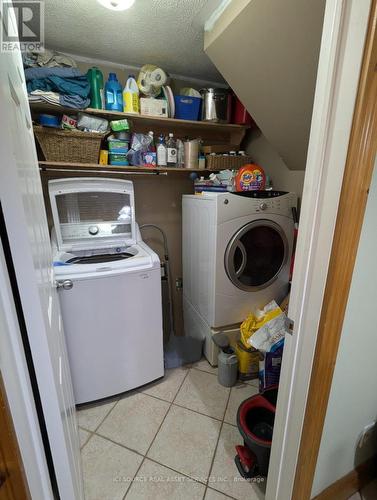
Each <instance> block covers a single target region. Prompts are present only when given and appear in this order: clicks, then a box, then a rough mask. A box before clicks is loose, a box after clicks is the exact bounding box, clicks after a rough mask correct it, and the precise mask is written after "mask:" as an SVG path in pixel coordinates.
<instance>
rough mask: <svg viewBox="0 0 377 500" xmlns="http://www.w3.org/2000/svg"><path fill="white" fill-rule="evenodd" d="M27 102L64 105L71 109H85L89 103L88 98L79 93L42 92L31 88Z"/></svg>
mask: <svg viewBox="0 0 377 500" xmlns="http://www.w3.org/2000/svg"><path fill="white" fill-rule="evenodd" d="M29 102H47V103H49V104H54V105H55V106H64V107H65V108H72V109H85V108H87V107H88V106H89V104H90V99H88V98H85V97H80V96H79V95H66V94H58V93H57V92H44V91H43V90H33V91H32V92H31V93H30V94H29Z"/></svg>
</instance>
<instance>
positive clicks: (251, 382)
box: [244, 378, 259, 389]
mask: <svg viewBox="0 0 377 500" xmlns="http://www.w3.org/2000/svg"><path fill="white" fill-rule="evenodd" d="M244 383H245V384H249V385H253V386H254V387H256V388H257V389H259V379H258V378H253V379H252V380H245V382H244Z"/></svg>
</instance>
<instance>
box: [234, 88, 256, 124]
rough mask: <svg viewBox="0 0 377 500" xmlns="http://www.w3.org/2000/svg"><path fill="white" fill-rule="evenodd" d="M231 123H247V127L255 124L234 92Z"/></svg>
mask: <svg viewBox="0 0 377 500" xmlns="http://www.w3.org/2000/svg"><path fill="white" fill-rule="evenodd" d="M232 123H235V124H236V125H247V126H249V127H251V126H255V122H254V120H253V119H252V118H251V115H250V113H249V112H248V110H247V109H246V108H245V106H244V105H243V104H242V102H241V101H240V100H239V99H238V97H237V96H236V95H235V94H234V95H233V106H232Z"/></svg>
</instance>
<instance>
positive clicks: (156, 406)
mask: <svg viewBox="0 0 377 500" xmlns="http://www.w3.org/2000/svg"><path fill="white" fill-rule="evenodd" d="M169 406H170V404H169V403H167V402H166V401H160V400H159V399H156V398H152V397H151V396H147V395H146V394H141V393H136V394H135V393H134V394H132V395H130V396H126V397H125V398H124V399H121V400H120V401H119V402H118V404H117V405H116V407H115V408H114V409H113V411H112V412H111V413H110V415H109V416H108V418H106V419H105V420H104V422H103V423H102V424H101V426H100V427H99V429H98V430H97V433H98V434H100V435H101V436H104V437H107V438H109V439H112V440H113V441H116V442H117V443H119V444H122V445H124V446H127V448H131V449H133V450H136V451H138V452H139V453H142V454H145V453H146V452H147V450H148V448H149V446H150V444H151V442H152V441H153V438H154V437H155V435H156V432H157V431H158V428H159V427H160V425H161V422H162V420H163V419H164V417H165V415H166V412H167V411H168V409H169Z"/></svg>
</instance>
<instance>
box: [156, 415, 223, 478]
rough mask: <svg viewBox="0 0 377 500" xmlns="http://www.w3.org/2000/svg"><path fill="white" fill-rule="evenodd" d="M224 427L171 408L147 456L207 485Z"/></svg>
mask: <svg viewBox="0 0 377 500" xmlns="http://www.w3.org/2000/svg"><path fill="white" fill-rule="evenodd" d="M220 426H221V423H220V422H219V421H217V420H214V419H212V418H209V417H206V416H204V415H199V414H198V413H194V412H192V411H190V410H186V409H184V408H179V407H178V406H172V407H171V408H170V410H169V412H168V414H167V416H166V418H165V420H164V423H163V424H162V426H161V429H160V430H159V431H158V434H157V436H156V439H155V440H154V442H153V444H152V447H151V449H150V450H149V452H148V456H149V457H150V458H152V459H154V460H156V461H157V462H160V463H162V464H164V465H166V466H168V467H171V468H172V469H174V470H177V471H179V472H181V473H183V474H186V475H187V476H190V477H193V478H198V480H201V481H202V482H203V481H206V478H207V476H208V474H209V469H210V466H211V462H212V458H213V454H214V451H215V448H216V441H217V437H218V435H219V431H220Z"/></svg>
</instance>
